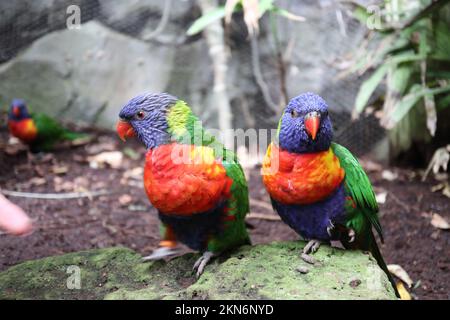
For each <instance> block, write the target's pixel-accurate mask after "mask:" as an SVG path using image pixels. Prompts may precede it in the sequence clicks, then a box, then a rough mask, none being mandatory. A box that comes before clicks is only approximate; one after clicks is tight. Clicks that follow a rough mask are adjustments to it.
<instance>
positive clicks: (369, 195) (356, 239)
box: [262, 93, 396, 290]
mask: <svg viewBox="0 0 450 320" xmlns="http://www.w3.org/2000/svg"><path fill="white" fill-rule="evenodd" d="M332 138H333V130H332V124H331V120H330V117H329V115H328V106H327V104H326V102H325V101H324V100H323V99H322V98H321V97H319V96H318V95H316V94H313V93H305V94H301V95H299V96H298V97H296V98H294V99H292V100H291V101H290V102H289V104H288V105H287V107H286V108H285V110H284V113H283V115H282V117H281V119H280V122H279V125H278V133H277V139H276V140H275V141H274V142H272V143H271V145H270V146H269V147H268V150H267V153H266V156H265V158H264V162H263V168H262V174H263V182H264V185H265V187H266V189H267V191H268V192H269V194H270V197H271V200H272V205H273V207H274V209H275V210H276V211H277V212H278V214H279V215H280V217H281V219H282V220H283V221H284V222H285V223H286V224H288V225H289V226H290V227H291V228H292V229H294V230H295V231H296V232H297V233H298V234H299V235H300V236H301V237H303V238H304V239H306V240H309V242H308V244H307V245H306V246H305V247H304V249H303V252H302V258H303V259H304V260H306V261H308V262H312V261H313V259H312V258H311V256H309V254H310V253H313V252H315V251H316V250H317V249H318V248H319V246H320V243H321V242H330V241H340V242H341V243H342V245H343V246H344V247H345V248H348V249H361V250H366V251H370V252H371V253H372V255H373V256H374V257H375V259H376V260H377V262H378V264H379V265H380V267H381V268H382V269H383V270H384V271H385V272H386V274H387V275H388V277H389V280H390V281H391V283H392V284H393V286H394V290H396V287H395V283H394V281H393V279H392V277H391V275H390V274H389V271H388V270H387V267H386V263H385V262H384V260H383V257H382V256H381V253H380V251H379V249H378V246H377V243H376V240H375V237H374V234H373V232H372V227H374V228H375V230H376V231H377V232H378V234H379V235H380V238H381V240H382V241H383V236H382V229H381V225H380V222H379V220H378V216H377V212H378V204H377V202H376V199H375V194H374V192H373V190H372V185H371V183H370V181H369V178H368V176H367V175H366V173H365V172H364V170H363V168H362V167H361V165H360V164H359V162H358V160H357V159H356V158H355V157H354V156H353V155H352V154H351V153H350V151H348V150H347V149H346V148H344V147H343V146H341V145H339V144H337V143H334V142H332Z"/></svg>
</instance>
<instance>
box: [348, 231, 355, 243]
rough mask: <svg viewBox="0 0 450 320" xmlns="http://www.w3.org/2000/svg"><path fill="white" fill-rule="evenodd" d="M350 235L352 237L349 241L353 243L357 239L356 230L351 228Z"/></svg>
mask: <svg viewBox="0 0 450 320" xmlns="http://www.w3.org/2000/svg"><path fill="white" fill-rule="evenodd" d="M348 236H349V237H350V240H348V242H349V243H352V242H353V241H355V236H356V233H355V230H353V229H349V230H348Z"/></svg>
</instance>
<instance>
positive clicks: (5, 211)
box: [0, 194, 33, 236]
mask: <svg viewBox="0 0 450 320" xmlns="http://www.w3.org/2000/svg"><path fill="white" fill-rule="evenodd" d="M0 230H4V231H6V232H7V233H11V234H13V235H16V236H20V235H24V234H27V233H30V232H31V231H32V230H33V225H32V223H31V219H30V218H29V217H28V216H27V215H26V214H25V212H23V210H22V209H21V208H19V207H18V206H16V205H15V204H13V203H11V202H9V201H8V200H7V199H6V198H5V197H3V196H2V195H1V194H0Z"/></svg>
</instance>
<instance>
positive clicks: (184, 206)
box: [144, 143, 233, 215]
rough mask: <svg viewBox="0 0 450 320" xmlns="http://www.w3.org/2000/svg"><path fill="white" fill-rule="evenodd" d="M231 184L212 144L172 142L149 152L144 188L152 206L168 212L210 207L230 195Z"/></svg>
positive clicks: (181, 212)
mask: <svg viewBox="0 0 450 320" xmlns="http://www.w3.org/2000/svg"><path fill="white" fill-rule="evenodd" d="M232 183H233V181H232V180H231V179H230V178H229V177H228V176H227V174H226V171H225V168H224V167H223V165H222V163H221V161H220V160H218V159H215V158H214V152H213V149H211V148H209V147H203V146H193V145H184V144H178V143H171V144H166V145H161V146H159V147H157V148H155V149H152V150H149V151H148V153H147V155H146V161H145V170H144V186H145V191H146V193H147V196H148V197H149V199H150V201H151V203H152V204H153V206H155V207H156V208H157V209H158V210H159V211H161V212H163V213H165V214H174V215H191V214H195V213H202V212H206V211H208V210H211V209H213V208H214V207H215V206H217V205H218V204H219V203H220V202H221V201H223V200H224V199H227V198H229V196H230V188H231V185H232Z"/></svg>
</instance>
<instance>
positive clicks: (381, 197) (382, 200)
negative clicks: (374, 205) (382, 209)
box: [375, 191, 387, 204]
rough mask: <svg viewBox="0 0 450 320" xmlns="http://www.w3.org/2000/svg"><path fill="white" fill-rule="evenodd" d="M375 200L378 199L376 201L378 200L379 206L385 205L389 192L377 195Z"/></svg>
mask: <svg viewBox="0 0 450 320" xmlns="http://www.w3.org/2000/svg"><path fill="white" fill-rule="evenodd" d="M375 198H376V200H377V202H378V203H379V204H384V203H386V198H387V191H385V192H380V193H377V194H376V196H375Z"/></svg>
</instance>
